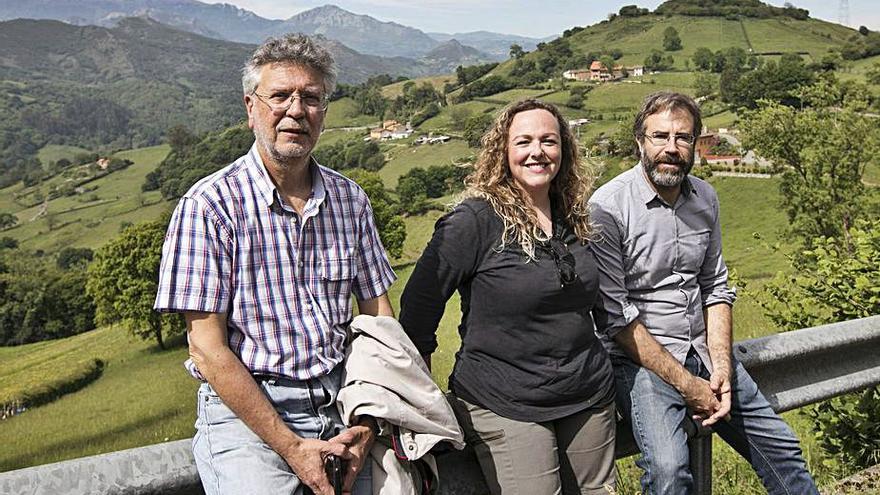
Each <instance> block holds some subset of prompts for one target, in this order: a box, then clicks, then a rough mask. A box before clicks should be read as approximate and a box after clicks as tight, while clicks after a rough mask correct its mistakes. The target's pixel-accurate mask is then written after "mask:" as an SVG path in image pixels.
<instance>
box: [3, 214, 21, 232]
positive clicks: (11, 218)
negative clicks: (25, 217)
mask: <svg viewBox="0 0 880 495" xmlns="http://www.w3.org/2000/svg"><path fill="white" fill-rule="evenodd" d="M17 223H18V217H16V216H15V215H13V214H12V213H5V212H4V213H0V230H5V229H8V228H10V227H14V226H15V225H16V224H17Z"/></svg>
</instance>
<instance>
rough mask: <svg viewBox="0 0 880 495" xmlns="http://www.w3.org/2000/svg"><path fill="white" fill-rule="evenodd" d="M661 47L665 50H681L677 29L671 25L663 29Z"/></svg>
mask: <svg viewBox="0 0 880 495" xmlns="http://www.w3.org/2000/svg"><path fill="white" fill-rule="evenodd" d="M663 49H664V50H666V51H667V52H674V51H678V50H681V37H680V36H679V35H678V31H677V30H676V29H675V28H674V27H672V26H669V27H668V28H666V30H665V31H663Z"/></svg>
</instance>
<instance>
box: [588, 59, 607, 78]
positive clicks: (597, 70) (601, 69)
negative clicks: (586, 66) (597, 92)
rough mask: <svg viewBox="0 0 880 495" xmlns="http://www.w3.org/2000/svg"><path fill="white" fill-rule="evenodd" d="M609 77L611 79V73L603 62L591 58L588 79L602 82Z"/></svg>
mask: <svg viewBox="0 0 880 495" xmlns="http://www.w3.org/2000/svg"><path fill="white" fill-rule="evenodd" d="M609 79H611V73H610V72H608V68H607V67H605V64H603V63H602V62H600V61H598V60H593V63H591V64H590V81H597V82H603V81H608V80H609Z"/></svg>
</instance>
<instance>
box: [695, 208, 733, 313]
mask: <svg viewBox="0 0 880 495" xmlns="http://www.w3.org/2000/svg"><path fill="white" fill-rule="evenodd" d="M711 199H712V210H713V214H714V222H713V225H712V231H711V233H710V234H709V243H708V245H707V246H706V256H705V258H703V265H702V266H701V267H700V274H699V276H698V277H697V280H698V283H699V284H700V298H701V300H702V303H703V307H706V306H712V305H713V304H718V303H727V304H731V305H732V304H733V302H734V301H735V300H736V289H735V288H734V287H730V286H729V285H728V283H727V275H728V273H727V265H726V264H725V263H724V257H723V256H722V254H721V221H720V207H719V204H718V197H717V196H715V195H713V197H712V198H711Z"/></svg>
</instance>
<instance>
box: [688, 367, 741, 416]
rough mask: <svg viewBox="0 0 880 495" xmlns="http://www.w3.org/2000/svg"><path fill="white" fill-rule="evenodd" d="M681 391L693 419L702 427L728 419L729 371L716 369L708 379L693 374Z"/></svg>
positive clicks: (729, 398)
mask: <svg viewBox="0 0 880 495" xmlns="http://www.w3.org/2000/svg"><path fill="white" fill-rule="evenodd" d="M681 392H682V396H683V397H684V400H685V402H686V403H687V406H688V408H689V409H690V411H691V414H692V417H693V419H694V421H697V422H699V423H700V424H702V425H703V426H704V427H709V426H712V425H714V424H715V423H717V422H718V421H720V420H722V419H724V420H729V419H730V401H731V385H730V372H729V371H727V370H721V369H716V370H715V372H714V373H712V375H711V376H710V377H709V380H708V381H707V380H705V379H703V378H700V377H698V376H693V377H692V379H691V380H690V381H689V382H688V384H687V386H686V387H685V389H684V390H682V391H681Z"/></svg>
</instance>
